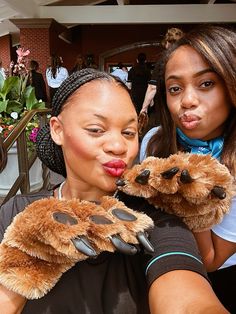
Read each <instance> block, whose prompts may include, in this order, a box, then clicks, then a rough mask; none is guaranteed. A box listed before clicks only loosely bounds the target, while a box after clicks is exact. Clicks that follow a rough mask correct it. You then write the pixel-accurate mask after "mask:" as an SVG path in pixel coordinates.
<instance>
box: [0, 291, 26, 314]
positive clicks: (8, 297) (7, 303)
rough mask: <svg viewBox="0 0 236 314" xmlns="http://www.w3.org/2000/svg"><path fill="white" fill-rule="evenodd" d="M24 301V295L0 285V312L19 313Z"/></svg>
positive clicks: (7, 313)
mask: <svg viewBox="0 0 236 314" xmlns="http://www.w3.org/2000/svg"><path fill="white" fill-rule="evenodd" d="M25 303H26V299H25V298H24V297H22V296H21V295H19V294H17V293H15V292H12V291H10V290H8V289H6V288H5V287H4V286H2V285H0V308H1V314H20V313H21V312H22V310H23V308H24V305H25Z"/></svg>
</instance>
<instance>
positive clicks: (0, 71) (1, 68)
mask: <svg viewBox="0 0 236 314" xmlns="http://www.w3.org/2000/svg"><path fill="white" fill-rule="evenodd" d="M0 74H1V75H2V77H3V78H4V80H5V78H6V72H5V69H4V67H3V66H2V59H1V58H0Z"/></svg>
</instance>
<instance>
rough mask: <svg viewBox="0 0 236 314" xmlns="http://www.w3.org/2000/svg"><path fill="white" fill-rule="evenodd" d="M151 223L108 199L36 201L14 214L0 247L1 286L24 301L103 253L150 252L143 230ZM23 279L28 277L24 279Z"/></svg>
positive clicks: (35, 296)
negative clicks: (76, 266)
mask: <svg viewBox="0 0 236 314" xmlns="http://www.w3.org/2000/svg"><path fill="white" fill-rule="evenodd" d="M152 226H153V222H152V220H151V218H149V217H148V216H146V215H145V214H142V213H137V212H135V211H133V210H131V209H129V208H127V207H126V206H125V205H124V204H123V203H122V202H119V201H118V200H116V199H114V198H112V197H104V198H102V202H101V204H95V203H93V202H87V201H79V200H76V199H74V200H70V201H59V200H57V199H54V198H51V199H42V200H39V201H36V202H34V203H32V204H30V205H29V206H27V207H26V209H25V210H24V211H23V212H21V213H20V214H18V215H17V216H16V217H15V218H14V220H13V222H12V224H11V225H10V226H9V227H8V228H7V230H6V232H5V235H4V239H3V241H2V243H1V245H0V283H1V284H2V285H4V286H6V287H7V288H8V289H9V290H13V291H15V292H17V293H19V294H21V295H23V296H25V297H26V298H28V299H35V298H40V297H42V296H43V295H45V294H46V293H47V292H48V291H49V290H50V289H51V288H52V287H53V286H54V285H55V284H56V282H57V281H58V280H59V278H60V277H61V275H62V274H63V273H64V272H65V271H67V270H68V269H69V268H71V267H72V266H73V265H74V264H75V263H76V262H78V261H81V260H84V259H87V258H88V257H96V256H97V255H98V254H99V253H100V252H102V251H110V252H113V251H115V250H118V251H121V252H122V253H125V254H135V253H136V252H137V248H136V247H135V246H133V245H131V244H135V245H136V244H139V243H140V244H141V245H142V246H143V247H144V248H145V249H146V250H147V251H149V252H152V251H153V247H152V245H151V244H150V243H149V241H148V239H147V237H146V234H145V231H146V230H147V229H149V228H151V227H152ZM25 274H27V276H26V275H25Z"/></svg>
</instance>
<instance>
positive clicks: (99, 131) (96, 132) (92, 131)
mask: <svg viewBox="0 0 236 314" xmlns="http://www.w3.org/2000/svg"><path fill="white" fill-rule="evenodd" d="M85 130H86V131H87V132H88V133H90V134H92V135H100V134H103V133H104V129H102V128H101V127H88V128H85Z"/></svg>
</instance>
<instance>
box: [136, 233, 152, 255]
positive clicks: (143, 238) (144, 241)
mask: <svg viewBox="0 0 236 314" xmlns="http://www.w3.org/2000/svg"><path fill="white" fill-rule="evenodd" d="M137 239H138V241H139V243H140V244H142V246H143V247H144V248H145V250H146V251H147V252H149V253H153V252H154V247H153V245H152V244H151V242H150V241H149V240H148V238H147V236H146V234H145V233H144V232H141V231H140V232H138V233H137Z"/></svg>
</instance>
